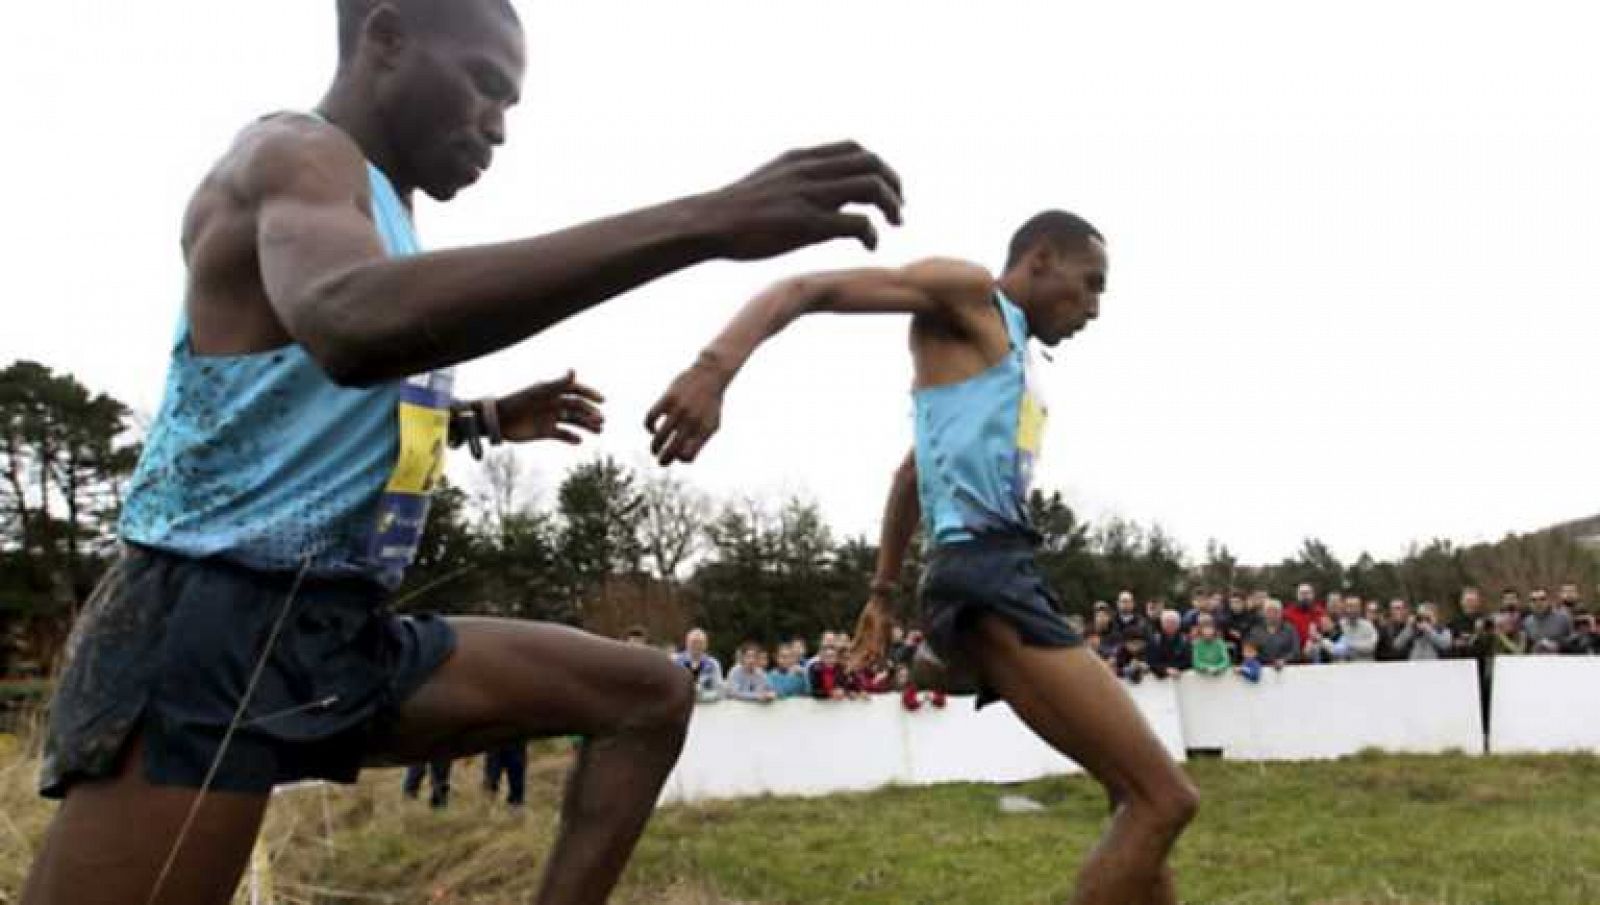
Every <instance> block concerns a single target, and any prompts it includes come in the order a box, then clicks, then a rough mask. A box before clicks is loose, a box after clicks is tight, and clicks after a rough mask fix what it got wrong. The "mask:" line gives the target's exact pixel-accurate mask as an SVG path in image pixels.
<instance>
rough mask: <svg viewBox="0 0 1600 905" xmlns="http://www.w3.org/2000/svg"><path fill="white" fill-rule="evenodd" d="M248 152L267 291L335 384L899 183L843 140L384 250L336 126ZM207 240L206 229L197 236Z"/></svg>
mask: <svg viewBox="0 0 1600 905" xmlns="http://www.w3.org/2000/svg"><path fill="white" fill-rule="evenodd" d="M246 140H247V141H254V142H255V144H254V145H252V146H250V147H249V148H247V149H246V151H243V152H241V155H240V156H241V159H242V160H243V161H244V163H243V164H242V169H243V172H242V173H241V174H240V175H239V192H240V194H241V195H243V196H244V197H245V199H246V200H247V201H248V202H249V203H251V204H253V205H254V206H255V207H256V209H257V211H258V216H257V225H256V231H257V234H256V246H257V254H258V256H259V263H260V271H261V276H262V282H263V285H264V287H265V290H266V294H267V297H268V300H269V302H270V303H271V304H272V307H273V309H274V310H275V311H276V313H277V315H278V318H279V320H280V321H281V323H282V324H283V326H284V329H285V330H287V331H288V333H289V335H290V336H291V337H292V338H293V339H294V340H295V341H296V342H298V343H299V344H300V345H302V346H304V347H305V348H306V349H307V350H308V351H309V352H310V353H311V355H312V356H313V357H314V358H316V360H317V361H318V363H319V364H321V365H322V366H323V369H324V370H325V371H327V373H328V374H329V376H330V377H332V378H333V379H334V380H335V381H338V382H339V383H342V384H350V385H365V384H371V383H376V382H380V381H383V380H388V379H394V378H399V377H404V376H407V375H410V374H415V373H420V372H422V371H427V370H430V369H433V368H437V367H442V366H446V365H451V364H456V363H459V362H462V361H467V360H470V359H474V358H478V357H480V356H483V355H486V354H488V353H490V352H494V351H496V350H499V349H502V348H505V347H506V346H509V345H512V344H514V343H517V342H520V341H521V340H523V339H526V338H527V337H529V336H531V335H533V334H535V333H538V332H539V331H541V330H544V329H545V328H547V327H549V326H551V325H552V324H556V323H559V322H560V321H562V320H564V319H566V318H568V317H571V316H572V315H574V314H577V313H579V312H581V311H584V310H586V309H588V308H590V307H592V306H594V305H596V304H599V303H600V302H603V301H605V300H607V299H609V298H612V297H614V296H616V295H618V294H620V293H622V292H626V291H627V290H629V289H633V288H635V287H637V286H639V285H642V284H644V283H647V282H650V281H651V280H654V279H656V278H658V277H661V276H664V275H666V274H669V273H673V272H675V271H678V270H682V269H684V268H686V267H690V266H692V265H694V264H698V263H700V262H703V261H707V260H711V259H714V258H730V259H736V260H754V259H760V258H768V257H773V256H776V255H780V254H783V253H785V252H788V251H792V250H794V249H797V248H802V247H805V246H807V245H812V244H815V243H818V242H823V241H827V240H829V239H833V238H845V237H851V238H855V239H858V240H859V241H861V242H862V244H863V245H866V246H867V247H869V248H872V247H875V246H876V244H877V234H876V232H875V230H874V228H873V225H872V223H871V221H870V220H869V219H868V218H867V217H865V216H863V215H861V214H847V213H844V212H843V208H844V207H846V206H847V205H852V204H867V205H874V206H877V207H878V208H879V209H880V210H881V211H882V212H883V214H884V216H885V217H886V218H888V220H889V221H890V222H891V223H898V222H899V221H900V185H899V179H898V177H897V176H895V174H894V172H893V171H892V170H890V169H889V168H888V167H887V166H886V165H885V164H884V163H883V162H882V161H880V160H879V159H878V158H877V157H876V156H874V155H872V154H870V153H868V152H866V151H865V150H863V149H862V148H860V147H859V146H857V145H854V144H852V143H845V144H839V145H829V146H826V147H822V148H813V149H810V150H806V151H798V152H791V153H790V154H786V155H784V156H783V157H780V158H778V159H777V160H776V161H774V162H772V163H770V164H768V165H766V166H764V167H762V168H760V169H758V170H756V171H755V172H754V173H752V174H751V175H749V176H748V177H746V178H744V179H742V180H740V181H738V182H735V183H733V184H732V185H729V186H727V187H726V188H723V189H719V190H717V191H713V192H709V193H706V194H702V195H695V196H690V197H688V198H684V199H681V200H678V201H672V202H668V203H665V204H660V205H656V206H654V207H648V208H644V209H642V210H638V211H634V212H631V213H626V214H621V215H619V216H615V217H609V218H606V219H602V220H596V221H594V222H592V223H587V224H584V225H581V226H575V227H572V228H570V229H565V230H562V231H560V232H555V233H551V234H549V235H546V236H540V237H537V238H531V239H524V240H521V241H516V242H506V243H501V244H496V245H483V246H477V247H472V248H459V249H453V250H448V251H440V252H434V253H428V254H421V255H416V256H412V257H399V258H390V257H387V256H386V255H385V253H384V250H383V248H382V246H381V244H380V243H379V240H378V236H377V234H376V232H375V231H374V229H373V224H372V221H371V220H370V219H369V216H368V214H367V212H366V207H367V206H366V205H364V204H362V203H361V198H362V196H363V194H364V193H365V192H366V186H367V171H366V166H367V164H366V162H365V160H364V158H363V157H362V156H361V151H360V149H359V148H358V147H357V146H356V145H355V144H354V143H353V142H351V141H350V140H349V139H348V138H346V137H345V136H344V135H343V134H342V133H339V132H338V131H337V130H334V129H331V128H327V127H318V128H314V129H311V130H310V131H307V130H306V129H295V128H288V127H280V128H277V129H273V130H270V131H268V130H263V134H261V135H259V136H257V137H256V138H253V139H246ZM197 239H198V241H200V242H203V241H205V239H206V237H204V236H201V237H197Z"/></svg>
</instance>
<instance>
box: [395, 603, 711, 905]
mask: <svg viewBox="0 0 1600 905" xmlns="http://www.w3.org/2000/svg"><path fill="white" fill-rule="evenodd" d="M451 625H452V626H454V627H455V629H456V634H457V639H458V643H457V647H456V651H455V653H454V654H453V655H452V656H451V657H450V659H449V660H447V661H446V662H445V664H444V665H443V666H442V667H440V669H439V671H438V672H437V673H435V674H434V676H433V677H432V678H430V679H429V680H428V681H427V683H425V684H424V685H423V687H422V688H421V689H420V690H419V691H418V692H417V693H416V694H415V695H413V696H412V698H411V699H410V700H409V701H407V702H406V703H405V704H404V705H403V706H402V707H401V712H400V720H399V722H398V723H397V725H396V726H395V727H394V728H393V729H392V730H391V732H390V733H389V734H388V735H387V737H386V738H385V739H384V741H383V743H382V744H381V745H380V747H379V750H378V751H375V752H374V755H375V757H376V758H377V759H379V760H382V761H384V762H387V763H397V762H399V763H404V762H414V761H418V760H424V759H427V758H429V757H434V756H438V755H441V754H452V755H458V754H468V753H474V752H477V751H482V750H485V749H488V748H493V747H497V746H499V745H503V744H506V743H507V742H511V741H517V740H521V739H527V738H536V737H542V736H553V735H569V734H571V735H581V736H583V737H584V739H585V741H584V744H583V747H582V750H581V751H580V753H579V755H578V760H577V763H576V765H575V766H574V768H573V772H572V776H571V777H570V778H569V779H568V782H567V789H566V794H565V796H564V799H563V801H562V815H561V817H562V819H561V828H560V832H559V834H558V835H557V837H556V842H555V845H554V846H553V848H552V849H551V852H550V856H549V859H548V861H547V862H546V864H545V870H544V879H543V882H542V884H541V887H540V891H539V896H538V898H537V899H536V900H535V901H536V902H538V903H539V905H599V903H603V902H605V901H606V897H607V896H608V895H609V894H610V892H611V889H612V887H614V886H615V885H616V882H617V880H618V878H619V877H621V875H622V869H623V867H624V866H625V865H626V864H627V860H628V856H629V855H630V854H631V853H632V852H633V847H634V845H635V843H637V842H638V839H639V836H640V834H641V833H642V832H643V831H644V827H645V823H646V822H647V821H648V820H649V818H650V814H651V812H652V811H653V810H654V809H655V804H656V800H657V798H658V797H659V796H660V793H661V787H662V784H664V783H665V782H666V779H667V775H668V774H669V773H670V772H671V771H672V767H673V765H674V764H675V763H676V762H677V759H678V752H679V751H680V750H681V748H682V747H683V739H684V734H685V731H686V729H687V727H688V722H689V714H690V711H691V709H692V708H693V704H694V694H693V689H692V688H691V687H690V683H689V678H688V677H687V676H686V675H685V674H684V672H683V670H682V669H681V668H680V667H678V666H677V664H675V663H673V662H672V660H671V659H670V658H669V657H667V656H666V655H665V654H663V653H661V652H660V651H656V650H650V649H648V648H640V647H633V646H629V645H626V644H621V643H618V642H615V641H608V640H606V639H603V638H599V637H596V636H594V635H590V634H588V633H586V632H581V631H578V630H576V629H571V628H566V627H563V626H556V625H548V624H543V623H534V622H520V621H514V620H506V619H455V620H451Z"/></svg>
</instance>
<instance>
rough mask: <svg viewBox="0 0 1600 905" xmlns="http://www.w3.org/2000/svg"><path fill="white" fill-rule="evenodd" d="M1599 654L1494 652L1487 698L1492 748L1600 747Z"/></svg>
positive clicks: (1530, 751)
mask: <svg viewBox="0 0 1600 905" xmlns="http://www.w3.org/2000/svg"><path fill="white" fill-rule="evenodd" d="M1597 692H1600V657H1562V656H1535V657H1499V658H1497V659H1496V660H1495V661H1494V684H1493V693H1494V695H1493V698H1492V699H1491V701H1490V704H1489V735H1490V737H1489V751H1490V753H1492V754H1556V753H1563V752H1588V753H1594V752H1600V716H1597V715H1596V713H1597V708H1596V706H1595V698H1596V693H1597Z"/></svg>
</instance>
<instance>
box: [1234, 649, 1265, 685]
mask: <svg viewBox="0 0 1600 905" xmlns="http://www.w3.org/2000/svg"><path fill="white" fill-rule="evenodd" d="M1240 653H1241V654H1242V655H1243V657H1242V662H1241V663H1240V664H1239V676H1240V677H1241V678H1243V679H1244V680H1245V681H1246V682H1249V683H1251V684H1255V683H1256V682H1259V681H1261V652H1260V651H1259V650H1257V649H1256V646H1255V645H1254V644H1252V643H1250V642H1249V641H1246V642H1244V644H1243V645H1242V649H1241V651H1240Z"/></svg>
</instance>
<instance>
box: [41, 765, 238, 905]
mask: <svg viewBox="0 0 1600 905" xmlns="http://www.w3.org/2000/svg"><path fill="white" fill-rule="evenodd" d="M143 760H144V758H143V757H142V750H141V746H140V745H139V743H138V742H135V743H134V744H132V745H130V747H129V751H128V753H127V754H125V755H124V756H123V761H122V766H121V768H120V770H119V772H118V773H117V775H116V776H114V777H111V778H109V779H103V780H96V781H92V782H81V783H78V784H76V785H74V786H73V787H72V788H71V789H70V790H68V792H67V798H66V801H64V802H63V803H62V804H61V808H60V810H58V811H57V812H56V815H55V818H54V819H53V820H52V821H51V823H50V829H49V831H48V832H47V833H46V835H45V839H44V844H43V847H42V848H41V849H40V851H39V853H38V855H37V856H36V857H35V858H34V862H33V868H32V870H31V871H30V873H29V876H28V881H27V883H26V885H25V886H24V887H23V893H22V902H21V905H228V903H229V902H231V901H232V900H233V892H234V888H235V887H236V886H237V885H238V883H239V875H240V874H241V873H243V871H244V867H245V864H246V863H247V862H248V861H249V858H250V849H251V847H252V846H253V845H254V843H255V838H256V833H257V832H258V831H259V830H260V828H261V818H262V815H263V814H265V813H266V809H267V799H268V796H266V795H241V794H238V793H233V792H215V791H213V792H207V793H206V797H205V801H204V802H202V803H201V806H200V810H199V813H198V814H197V816H196V818H195V821H194V823H193V825H191V826H190V828H189V831H188V833H187V834H186V835H185V836H184V838H183V845H182V847H181V848H180V849H179V850H178V856H177V858H176V860H175V861H174V862H173V865H172V869H171V871H170V872H169V873H168V875H167V877H166V880H165V881H164V882H162V883H161V892H160V895H159V897H156V898H154V899H152V898H151V896H152V893H154V892H155V891H156V886H157V882H158V878H159V877H160V876H161V870H162V867H163V865H165V864H166V862H167V858H168V857H169V855H170V854H171V853H172V850H173V845H174V843H176V841H177V839H178V834H179V832H180V831H181V829H182V826H183V822H184V819H185V818H186V817H187V816H188V814H189V809H190V807H191V805H192V804H193V802H194V798H195V795H196V794H198V790H196V789H186V788H179V787H168V786H152V785H150V784H149V783H148V782H147V781H146V780H145V778H144V763H143Z"/></svg>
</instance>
